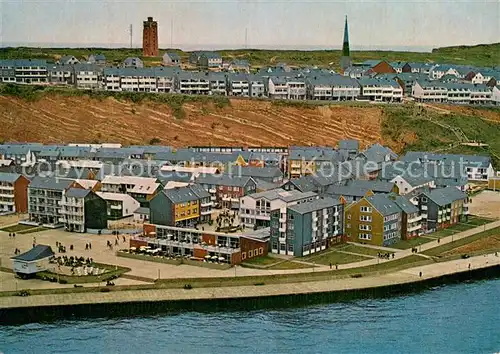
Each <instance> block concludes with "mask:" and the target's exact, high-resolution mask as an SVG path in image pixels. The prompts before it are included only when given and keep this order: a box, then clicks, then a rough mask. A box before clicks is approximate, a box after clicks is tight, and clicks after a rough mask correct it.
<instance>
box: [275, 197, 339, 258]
mask: <svg viewBox="0 0 500 354" xmlns="http://www.w3.org/2000/svg"><path fill="white" fill-rule="evenodd" d="M343 212H344V206H343V204H342V203H341V202H340V201H339V200H338V199H333V198H331V197H321V198H319V199H315V200H312V201H309V202H305V203H300V204H296V205H292V206H288V207H287V212H286V213H282V212H281V210H274V211H272V212H271V239H270V243H271V251H272V252H273V253H279V254H285V255H293V256H296V257H302V256H306V255H309V254H312V253H315V252H319V251H322V250H324V249H326V248H327V247H328V246H330V245H331V244H335V243H339V242H342V240H343V237H342V234H343ZM283 220H284V221H283Z"/></svg>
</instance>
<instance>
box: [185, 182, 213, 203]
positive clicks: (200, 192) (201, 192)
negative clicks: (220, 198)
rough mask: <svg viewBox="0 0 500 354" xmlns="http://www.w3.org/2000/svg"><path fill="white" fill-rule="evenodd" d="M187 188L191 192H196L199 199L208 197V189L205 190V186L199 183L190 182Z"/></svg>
mask: <svg viewBox="0 0 500 354" xmlns="http://www.w3.org/2000/svg"><path fill="white" fill-rule="evenodd" d="M189 188H191V190H192V191H193V193H194V194H196V195H197V196H198V198H200V199H204V198H210V193H208V191H207V190H205V188H203V187H202V186H201V185H200V184H197V183H195V184H192V185H190V186H189Z"/></svg>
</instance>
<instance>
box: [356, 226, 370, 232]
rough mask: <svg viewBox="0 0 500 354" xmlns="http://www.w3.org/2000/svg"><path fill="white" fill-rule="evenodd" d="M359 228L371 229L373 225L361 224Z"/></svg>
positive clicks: (362, 229) (363, 229)
mask: <svg viewBox="0 0 500 354" xmlns="http://www.w3.org/2000/svg"><path fill="white" fill-rule="evenodd" d="M359 229H360V230H361V231H371V230H372V227H371V225H359Z"/></svg>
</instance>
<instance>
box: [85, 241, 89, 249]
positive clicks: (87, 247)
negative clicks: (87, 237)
mask: <svg viewBox="0 0 500 354" xmlns="http://www.w3.org/2000/svg"><path fill="white" fill-rule="evenodd" d="M88 250H89V244H88V243H86V244H85V251H88Z"/></svg>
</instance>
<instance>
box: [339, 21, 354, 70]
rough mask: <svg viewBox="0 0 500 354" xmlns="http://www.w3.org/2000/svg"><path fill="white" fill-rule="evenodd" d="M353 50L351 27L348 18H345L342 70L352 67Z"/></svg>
mask: <svg viewBox="0 0 500 354" xmlns="http://www.w3.org/2000/svg"><path fill="white" fill-rule="evenodd" d="M351 64H352V63H351V50H350V48H349V26H348V24H347V16H346V17H345V26H344V42H343V43H342V57H341V58H340V69H342V71H344V70H345V69H347V68H348V67H350V66H351Z"/></svg>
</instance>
